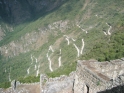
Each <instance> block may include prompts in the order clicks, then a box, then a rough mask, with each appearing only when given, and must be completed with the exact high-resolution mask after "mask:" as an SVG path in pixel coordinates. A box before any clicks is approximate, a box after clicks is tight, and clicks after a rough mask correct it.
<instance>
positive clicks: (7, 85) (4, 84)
mask: <svg viewBox="0 0 124 93" xmlns="http://www.w3.org/2000/svg"><path fill="white" fill-rule="evenodd" d="M10 86H11V83H10V82H4V83H0V88H5V89H6V88H9V87H10Z"/></svg>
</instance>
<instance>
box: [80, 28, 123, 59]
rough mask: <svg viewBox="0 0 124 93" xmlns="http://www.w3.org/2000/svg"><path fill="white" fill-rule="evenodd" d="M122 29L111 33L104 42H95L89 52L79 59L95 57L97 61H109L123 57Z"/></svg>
mask: <svg viewBox="0 0 124 93" xmlns="http://www.w3.org/2000/svg"><path fill="white" fill-rule="evenodd" d="M123 30H124V29H120V30H119V31H117V32H115V33H113V35H112V36H111V37H110V38H108V40H107V41H106V42H97V44H96V45H94V46H93V49H91V50H90V52H89V53H87V54H85V55H83V56H82V58H81V59H97V60H98V61H110V60H113V59H119V58H122V57H124V31H123Z"/></svg>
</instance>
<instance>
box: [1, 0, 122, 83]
mask: <svg viewBox="0 0 124 93" xmlns="http://www.w3.org/2000/svg"><path fill="white" fill-rule="evenodd" d="M3 1H4V0H1V2H2V3H3ZM16 1H17V2H18V3H17V4H19V5H20V6H21V5H22V6H27V7H23V8H24V9H23V10H24V11H23V10H18V8H17V9H16V8H15V7H16V6H15V7H14V6H13V7H14V9H15V10H16V11H14V12H15V13H14V14H15V18H14V19H13V20H15V21H14V22H13V23H15V24H16V25H11V24H9V23H7V22H6V21H5V20H7V19H6V18H8V17H5V18H3V19H2V20H4V21H1V25H2V24H3V26H2V29H3V30H5V31H3V30H0V33H3V35H2V36H4V37H3V38H2V40H1V41H0V66H1V68H0V71H1V72H0V78H1V80H0V82H5V81H11V80H13V79H18V78H19V77H22V76H24V77H27V76H30V75H35V76H38V74H40V73H48V75H49V76H52V77H55V76H57V75H60V74H69V73H70V72H71V71H72V70H75V65H76V63H75V61H76V60H78V59H79V58H80V59H90V58H94V59H98V60H99V61H102V60H111V59H116V58H120V57H123V56H124V41H123V40H124V38H123V37H124V9H123V7H124V1H123V0H119V1H117V0H111V1H110V0H104V1H103V0H67V1H65V0H46V1H44V0H37V1H33V0H32V1H30V0H26V1H24V2H23V1H20V0H16ZM26 2H28V3H29V5H31V6H33V7H34V6H35V8H33V9H34V10H32V7H31V8H29V7H30V6H29V5H27V3H26ZM34 2H35V3H34ZM43 2H49V3H48V4H46V3H43ZM40 3H41V4H45V6H46V8H45V10H44V8H41V7H40V5H39V4H40ZM23 4H26V5H23ZM4 7H5V5H4ZM20 9H21V8H20ZM12 10H13V9H12ZM31 10H32V11H33V13H34V14H35V16H36V17H34V19H33V18H32V19H33V20H31V19H30V20H31V21H26V20H28V18H27V17H29V18H30V16H34V15H31V14H32V12H31ZM2 11H3V10H2ZM17 11H18V12H19V11H20V12H21V11H22V12H24V14H25V12H26V13H27V12H30V13H28V14H30V15H26V17H23V16H21V15H20V14H18V12H17ZM40 11H43V14H40ZM35 12H36V13H38V14H36V13H35ZM1 14H2V12H1ZM22 14H23V13H22ZM23 19H24V20H23ZM20 20H21V21H20ZM16 21H17V23H16ZM17 24H18V25H17ZM9 26H10V27H9ZM8 29H12V30H8ZM7 31H8V32H7ZM5 32H7V33H5ZM112 54H113V55H112ZM111 55H112V56H111ZM51 72H52V73H51Z"/></svg>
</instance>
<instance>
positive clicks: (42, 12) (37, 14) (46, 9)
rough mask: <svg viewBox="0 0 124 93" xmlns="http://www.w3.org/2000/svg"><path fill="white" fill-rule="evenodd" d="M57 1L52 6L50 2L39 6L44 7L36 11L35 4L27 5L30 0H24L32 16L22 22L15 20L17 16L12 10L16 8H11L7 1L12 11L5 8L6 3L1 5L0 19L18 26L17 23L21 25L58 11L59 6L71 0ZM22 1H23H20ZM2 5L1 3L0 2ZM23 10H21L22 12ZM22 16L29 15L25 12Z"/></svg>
mask: <svg viewBox="0 0 124 93" xmlns="http://www.w3.org/2000/svg"><path fill="white" fill-rule="evenodd" d="M42 1H44V0H42ZM47 1H48V0H47ZM56 1H57V3H56V4H55V3H52V4H53V5H55V7H53V5H52V4H51V5H50V6H51V7H50V6H49V4H48V5H46V6H39V7H42V9H41V10H40V11H37V12H36V10H35V7H34V6H31V5H30V6H26V5H28V4H27V3H29V2H27V0H26V1H24V2H23V3H24V4H25V6H24V8H25V10H26V9H27V10H26V11H30V15H29V16H30V18H27V19H26V20H21V21H20V22H18V21H17V22H15V21H13V20H14V19H16V16H15V18H14V17H13V15H12V11H16V10H11V9H9V8H10V6H9V5H10V4H9V2H6V3H8V5H6V6H9V8H8V9H9V10H8V11H10V12H8V11H7V12H6V9H4V8H6V7H5V4H3V6H0V21H2V22H4V23H7V24H10V25H13V26H17V25H20V24H23V23H30V22H33V21H35V20H37V19H38V18H40V17H45V16H46V15H48V14H50V13H52V12H54V11H56V10H57V9H58V8H60V7H61V6H62V5H63V4H64V3H66V2H68V1H69V0H56ZM0 2H2V1H1V0H0ZM20 3H22V2H20ZM49 3H50V2H49ZM24 4H23V5H24ZM0 5H1V3H0ZM27 7H28V8H27ZM22 10H23V9H22ZM22 10H21V11H20V12H22ZM25 10H24V11H25ZM7 13H8V14H9V15H8V14H7ZM17 13H18V12H17ZM19 16H20V15H19ZM22 17H23V18H24V17H27V15H26V14H23V16H22Z"/></svg>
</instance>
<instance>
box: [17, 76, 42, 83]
mask: <svg viewBox="0 0 124 93" xmlns="http://www.w3.org/2000/svg"><path fill="white" fill-rule="evenodd" d="M17 81H19V82H20V83H35V82H40V75H38V77H36V76H28V77H26V78H24V77H21V78H19V79H18V80H17Z"/></svg>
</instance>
